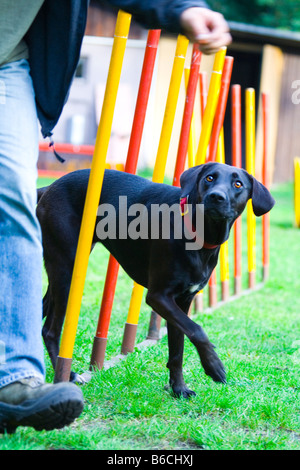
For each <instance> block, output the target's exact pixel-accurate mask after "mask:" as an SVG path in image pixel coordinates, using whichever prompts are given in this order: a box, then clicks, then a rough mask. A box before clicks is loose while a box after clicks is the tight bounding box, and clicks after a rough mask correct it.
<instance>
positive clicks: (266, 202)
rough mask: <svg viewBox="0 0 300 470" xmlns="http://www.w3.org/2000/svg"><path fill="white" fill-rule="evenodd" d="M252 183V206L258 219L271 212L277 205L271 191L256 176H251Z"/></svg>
mask: <svg viewBox="0 0 300 470" xmlns="http://www.w3.org/2000/svg"><path fill="white" fill-rule="evenodd" d="M249 177H250V180H251V182H252V195H251V197H252V206H253V212H254V214H255V215H256V216H257V217H260V216H261V215H264V214H266V213H267V212H269V211H270V210H271V209H272V207H273V206H274V204H275V200H274V199H273V197H272V196H271V194H270V192H269V190H268V189H267V188H266V187H265V186H264V185H263V184H262V183H260V182H259V181H258V180H257V179H256V178H254V176H252V175H249Z"/></svg>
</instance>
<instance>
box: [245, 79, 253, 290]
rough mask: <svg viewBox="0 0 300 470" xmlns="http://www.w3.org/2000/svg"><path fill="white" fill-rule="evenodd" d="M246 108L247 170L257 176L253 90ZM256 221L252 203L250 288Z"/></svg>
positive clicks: (249, 217)
mask: <svg viewBox="0 0 300 470" xmlns="http://www.w3.org/2000/svg"><path fill="white" fill-rule="evenodd" d="M245 107H246V122H245V133H246V170H247V171H248V173H249V174H251V175H253V176H254V175H255V90H254V89H253V88H247V89H246V95H245ZM255 228H256V221H255V215H254V212H253V207H252V201H251V200H249V201H248V203H247V234H248V275H249V288H253V287H254V286H255V271H256V255H255V253H256V237H255Z"/></svg>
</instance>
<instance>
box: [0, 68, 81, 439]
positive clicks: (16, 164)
mask: <svg viewBox="0 0 300 470" xmlns="http://www.w3.org/2000/svg"><path fill="white" fill-rule="evenodd" d="M37 157H38V123H37V114H36V107H35V100H34V92H33V87H32V83H31V78H30V74H29V67H28V63H27V61H25V60H21V61H17V62H14V63H11V64H8V65H6V66H3V67H0V433H2V432H5V431H7V432H13V431H14V430H15V429H16V428H17V427H18V426H32V427H34V428H35V429H37V430H40V429H46V430H49V429H54V428H61V427H63V426H64V425H66V424H70V423H71V422H72V421H73V420H74V419H75V418H76V417H78V416H79V415H80V413H81V411H82V409H83V397H82V392H81V390H80V389H79V387H77V386H76V385H74V384H72V383H60V384H45V383H44V379H45V366H44V350H43V343H42V335H41V328H42V245H41V233H40V226H39V223H38V221H37V218H36V215H35V207H36V176H37Z"/></svg>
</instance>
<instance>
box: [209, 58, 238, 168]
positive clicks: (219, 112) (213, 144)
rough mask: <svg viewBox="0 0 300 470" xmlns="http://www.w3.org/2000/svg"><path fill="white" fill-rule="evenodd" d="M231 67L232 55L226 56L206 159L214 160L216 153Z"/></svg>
mask: <svg viewBox="0 0 300 470" xmlns="http://www.w3.org/2000/svg"><path fill="white" fill-rule="evenodd" d="M232 67H233V57H229V56H226V57H225V62H224V67H223V72H222V80H221V88H220V95H219V101H218V105H217V109H216V115H215V120H214V124H213V129H212V134H211V141H210V145H209V154H208V158H207V161H211V162H213V161H215V160H216V155H217V148H218V142H219V135H220V132H221V129H222V127H223V123H224V118H225V111H226V105H227V98H228V92H229V86H230V80H231V73H232Z"/></svg>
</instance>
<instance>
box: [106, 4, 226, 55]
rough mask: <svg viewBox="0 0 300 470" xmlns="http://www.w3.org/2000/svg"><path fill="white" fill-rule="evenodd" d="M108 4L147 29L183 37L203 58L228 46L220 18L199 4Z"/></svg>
mask: <svg viewBox="0 0 300 470" xmlns="http://www.w3.org/2000/svg"><path fill="white" fill-rule="evenodd" d="M107 3H109V4H110V5H113V6H115V7H117V8H120V9H122V10H124V11H127V12H128V13H131V14H132V15H133V17H134V19H135V20H136V21H138V22H139V23H140V24H141V25H143V26H144V27H146V28H148V29H163V30H165V31H167V32H169V33H175V34H180V33H181V34H184V35H185V36H187V38H188V39H189V40H191V41H192V42H197V43H198V44H199V45H200V49H201V50H202V52H204V53H206V54H210V53H213V52H216V51H217V50H218V49H219V48H220V47H222V46H227V45H228V44H230V42H231V36H230V33H229V27H228V24H227V22H226V20H225V19H224V17H223V15H222V14H220V13H218V12H215V11H212V10H210V9H209V8H208V6H207V4H206V3H205V1H202V0H109V1H108V2H107Z"/></svg>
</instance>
